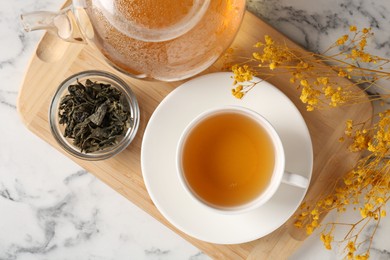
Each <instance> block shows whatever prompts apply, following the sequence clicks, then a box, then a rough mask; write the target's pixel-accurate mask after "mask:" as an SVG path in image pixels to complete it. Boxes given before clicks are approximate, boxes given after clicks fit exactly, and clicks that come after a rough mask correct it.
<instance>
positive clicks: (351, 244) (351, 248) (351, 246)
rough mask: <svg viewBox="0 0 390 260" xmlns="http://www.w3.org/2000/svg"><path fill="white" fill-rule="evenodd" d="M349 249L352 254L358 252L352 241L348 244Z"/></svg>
mask: <svg viewBox="0 0 390 260" xmlns="http://www.w3.org/2000/svg"><path fill="white" fill-rule="evenodd" d="M347 249H348V251H349V252H350V253H353V252H355V251H356V247H355V244H354V243H353V242H352V241H349V242H348V244H347Z"/></svg>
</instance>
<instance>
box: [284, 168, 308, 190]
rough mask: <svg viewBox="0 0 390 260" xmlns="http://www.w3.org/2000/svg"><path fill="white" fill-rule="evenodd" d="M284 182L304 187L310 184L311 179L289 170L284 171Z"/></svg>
mask: <svg viewBox="0 0 390 260" xmlns="http://www.w3.org/2000/svg"><path fill="white" fill-rule="evenodd" d="M282 182H283V183H285V184H288V185H291V186H295V187H298V188H302V189H306V188H307V187H308V186H309V179H307V178H305V177H303V176H301V175H298V174H295V173H292V172H288V171H285V172H284V174H283V178H282Z"/></svg>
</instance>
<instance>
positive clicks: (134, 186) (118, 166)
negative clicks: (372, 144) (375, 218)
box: [17, 12, 372, 259]
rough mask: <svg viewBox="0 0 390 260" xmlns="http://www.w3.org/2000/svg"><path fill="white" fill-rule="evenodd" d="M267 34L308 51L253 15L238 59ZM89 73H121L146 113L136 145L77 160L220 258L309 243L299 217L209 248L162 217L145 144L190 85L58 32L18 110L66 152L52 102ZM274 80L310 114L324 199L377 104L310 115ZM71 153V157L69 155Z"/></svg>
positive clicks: (239, 40)
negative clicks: (112, 58)
mask: <svg viewBox="0 0 390 260" xmlns="http://www.w3.org/2000/svg"><path fill="white" fill-rule="evenodd" d="M265 34H268V35H270V36H272V37H273V38H274V39H277V40H278V41H285V42H286V44H287V45H288V46H290V47H294V48H300V47H299V46H297V45H296V44H295V43H293V42H291V41H290V40H288V39H287V38H285V37H284V36H283V35H281V34H280V33H279V32H277V31H276V30H274V29H273V28H272V27H270V26H269V25H267V24H266V23H264V22H262V21H261V20H259V19H258V18H257V17H255V16H254V15H253V14H251V13H248V12H247V13H246V14H245V18H244V21H243V24H242V26H241V28H240V31H239V33H238V35H237V37H236V40H235V41H234V43H233V46H234V47H235V48H236V49H237V54H239V55H246V56H248V55H250V51H249V50H250V49H251V47H252V46H253V44H254V43H255V42H256V41H257V40H259V39H263V38H264V35H265ZM221 66H222V61H218V62H216V63H215V64H214V65H213V66H212V67H211V68H210V69H208V70H207V71H206V72H205V73H207V72H212V71H219V70H221ZM89 69H98V70H106V71H110V72H113V73H116V74H118V75H119V76H120V77H121V78H123V79H124V80H125V81H127V82H128V83H129V84H130V85H131V86H132V88H133V91H134V92H135V94H136V96H137V98H138V101H139V104H140V109H141V122H140V128H139V131H138V134H137V136H136V138H135V140H134V141H133V143H132V144H131V145H130V146H129V147H128V148H127V149H126V150H125V151H124V152H122V153H121V154H119V155H118V156H116V157H114V158H112V159H109V160H105V161H100V162H89V161H82V160H78V159H76V158H71V159H72V160H74V161H75V162H76V163H78V164H79V165H81V166H82V167H84V168H85V169H86V170H88V171H89V172H91V173H92V174H94V175H95V176H97V177H98V178H99V179H101V180H102V181H104V182H105V183H107V184H108V185H109V186H111V187H112V188H113V189H115V190H116V191H118V192H119V193H120V194H122V195H123V196H125V197H126V198H128V199H129V200H130V201H132V202H133V203H135V204H136V205H138V206H139V207H140V208H142V209H143V210H145V211H146V212H147V213H149V214H150V215H152V216H153V217H155V218H156V219H157V220H159V221H160V222H161V223H163V224H165V225H167V226H168V227H169V228H171V229H172V230H173V231H175V232H176V233H178V234H179V235H181V236H182V237H184V238H185V239H186V240H188V241H189V242H191V243H192V244H194V245H195V246H197V247H198V248H200V249H201V250H202V251H204V252H205V253H206V254H208V255H209V256H211V257H212V258H215V259H244V258H248V259H267V258H268V259H285V258H287V257H288V256H289V255H291V254H292V253H293V251H294V250H295V249H296V248H297V247H298V246H299V245H300V244H301V243H302V241H303V239H304V238H305V235H304V231H302V230H297V229H295V228H294V227H293V225H292V223H293V221H294V220H293V219H290V220H289V221H288V222H287V223H286V224H285V225H283V226H282V227H280V228H279V229H278V230H276V231H274V232H273V233H271V234H270V235H268V236H266V237H264V238H261V239H258V240H256V241H252V242H249V243H245V244H238V245H228V246H226V245H216V244H210V243H205V242H202V241H199V240H197V239H194V238H192V237H189V236H187V235H185V234H183V233H182V232H181V231H179V230H178V229H176V228H175V227H174V226H172V225H171V224H170V223H168V222H167V220H166V219H165V218H164V217H162V215H161V214H160V213H159V211H158V210H157V209H156V207H155V206H154V205H153V203H152V201H151V199H150V197H149V195H148V193H147V191H146V189H145V185H144V182H143V179H142V174H141V168H140V149H141V140H142V137H143V133H144V130H145V126H146V124H147V123H148V120H149V118H150V116H151V114H152V113H153V111H154V109H155V108H156V107H157V105H158V104H159V103H160V102H161V101H162V100H163V99H164V97H165V96H166V95H167V94H169V93H170V92H171V91H172V90H173V89H174V88H175V87H177V86H178V85H180V84H181V83H182V82H175V83H162V82H148V81H141V80H136V79H132V78H129V77H126V76H124V75H123V74H121V73H119V72H117V71H115V70H113V69H112V68H110V67H109V66H108V65H107V64H106V63H105V61H104V60H103V59H102V58H101V57H100V56H99V55H97V53H96V52H95V51H94V50H93V49H92V48H91V47H89V46H87V45H83V44H70V43H66V42H63V41H61V40H59V39H57V38H56V37H55V36H53V35H51V34H45V35H44V36H43V38H42V40H41V42H40V43H39V45H38V47H37V50H36V52H35V53H34V55H33V57H32V59H31V62H30V65H29V67H28V70H27V72H26V75H25V78H24V81H23V83H22V86H21V89H20V93H19V99H18V105H17V107H18V111H19V113H20V116H21V118H22V120H23V122H24V124H25V125H26V126H27V128H28V129H30V130H31V131H32V132H33V133H35V134H36V135H38V136H39V137H40V138H42V139H43V140H45V141H46V142H48V143H49V144H51V145H53V146H54V147H56V148H57V149H60V148H59V146H58V145H57V144H56V142H55V140H54V139H53V137H52V135H51V133H50V129H49V124H48V108H49V103H50V100H51V98H52V96H53V94H54V91H55V89H56V88H57V86H58V85H59V84H60V83H61V81H63V80H64V79H65V78H66V77H68V76H70V75H71V74H74V73H76V72H79V71H83V70H89ZM340 80H344V79H340ZM270 82H271V83H272V84H274V85H275V86H277V87H278V88H280V89H281V90H282V91H283V92H284V93H285V94H286V95H287V96H289V97H290V98H291V100H292V101H293V102H294V103H295V105H296V106H297V107H298V108H299V110H300V111H301V113H302V114H303V117H304V118H305V120H306V123H307V125H308V127H309V130H310V133H311V137H312V141H313V149H314V169H313V177H312V180H311V186H310V189H309V191H308V193H307V196H306V199H313V198H316V197H317V196H318V195H320V194H323V193H324V192H327V191H328V189H329V186H330V185H329V183H331V182H332V181H333V180H334V179H335V178H337V177H338V176H340V175H341V174H344V173H345V172H346V171H347V170H349V169H350V168H351V167H352V165H353V164H354V163H355V162H356V160H357V158H358V156H359V155H358V154H352V153H349V152H348V151H347V149H346V144H345V143H339V142H338V141H337V140H338V138H339V137H340V136H342V134H343V131H344V122H345V120H347V119H359V120H360V119H361V120H364V119H367V118H369V117H370V116H371V115H372V107H371V105H370V104H369V103H365V104H361V105H359V106H353V107H352V106H348V107H345V108H342V109H327V110H324V111H315V112H306V111H305V106H304V105H303V104H302V103H301V102H300V100H299V93H298V91H296V90H295V88H293V87H291V85H290V84H289V77H286V76H280V77H276V78H273V79H272V80H270ZM275 109H277V108H275ZM61 151H62V150H61ZM64 154H65V155H67V156H69V155H68V154H66V153H65V152H64Z"/></svg>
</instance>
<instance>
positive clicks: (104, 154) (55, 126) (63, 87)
mask: <svg viewBox="0 0 390 260" xmlns="http://www.w3.org/2000/svg"><path fill="white" fill-rule="evenodd" d="M94 77H99V78H101V79H99V80H97V81H98V82H102V83H108V84H111V85H112V86H113V87H115V88H116V89H118V90H119V91H121V93H122V94H124V95H125V96H126V101H127V102H128V105H129V108H130V115H131V118H132V119H133V125H132V127H130V128H129V129H127V132H126V134H125V136H124V137H123V138H121V140H120V141H119V142H118V144H116V145H114V146H112V147H110V148H107V149H103V150H99V151H97V152H93V153H84V152H81V151H80V150H79V149H76V148H75V147H74V146H73V145H72V144H71V143H70V141H69V139H68V138H65V137H64V136H63V133H62V132H61V131H60V129H59V126H60V124H59V122H58V105H59V103H60V101H61V98H62V96H63V93H64V92H65V91H67V88H68V86H69V85H71V84H74V83H75V82H76V81H77V80H79V79H85V80H86V79H90V78H92V79H93V78H94ZM104 79H107V82H105V81H104ZM48 117H49V126H50V131H51V133H52V135H53V137H54V139H55V140H56V142H57V143H58V144H59V145H60V147H61V148H62V149H63V150H65V151H66V152H67V153H68V154H71V155H73V156H74V157H76V158H78V159H84V160H89V161H97V160H104V159H108V158H111V157H113V156H115V155H117V154H118V153H120V152H121V151H123V150H124V149H125V148H126V147H127V146H128V145H129V144H130V143H131V142H132V141H133V139H134V137H135V136H136V134H137V132H138V127H139V122H140V109H139V105H138V101H137V98H136V96H135V94H134V92H133V91H132V89H131V87H130V86H129V85H128V84H127V83H126V82H125V81H124V80H123V79H121V78H120V77H118V76H117V75H115V74H113V73H111V72H107V71H103V70H85V71H81V72H78V73H75V74H72V75H71V76H69V77H67V78H66V79H65V80H63V81H62V82H61V83H60V84H59V85H58V87H57V89H56V91H55V93H54V95H53V97H52V100H51V102H50V106H49V115H48Z"/></svg>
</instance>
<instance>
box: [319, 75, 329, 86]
mask: <svg viewBox="0 0 390 260" xmlns="http://www.w3.org/2000/svg"><path fill="white" fill-rule="evenodd" d="M317 81H318V83H321V84H322V85H324V86H326V85H328V84H329V78H328V77H318V78H317Z"/></svg>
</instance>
